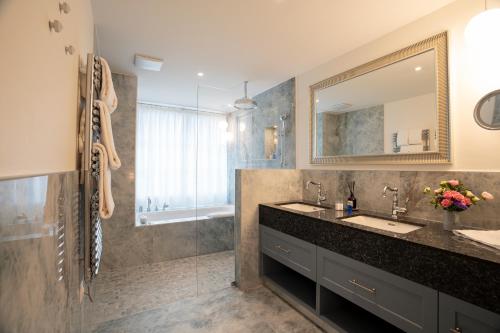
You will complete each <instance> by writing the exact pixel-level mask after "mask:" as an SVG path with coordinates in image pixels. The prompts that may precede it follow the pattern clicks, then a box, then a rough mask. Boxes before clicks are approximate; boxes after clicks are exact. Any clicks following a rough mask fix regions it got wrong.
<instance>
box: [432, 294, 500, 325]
mask: <svg viewBox="0 0 500 333" xmlns="http://www.w3.org/2000/svg"><path fill="white" fill-rule="evenodd" d="M439 332H440V333H450V332H457V333H458V332H460V333H475V332H481V333H499V332H500V315H499V314H496V313H493V312H491V311H488V310H485V309H482V308H480V307H478V306H476V305H473V304H470V303H467V302H464V301H462V300H459V299H458V298H455V297H451V296H449V295H446V294H443V293H439Z"/></svg>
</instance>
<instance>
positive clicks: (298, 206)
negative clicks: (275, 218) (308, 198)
mask: <svg viewBox="0 0 500 333" xmlns="http://www.w3.org/2000/svg"><path fill="white" fill-rule="evenodd" d="M280 206H281V207H283V208H288V209H291V210H296V211H298V212H303V213H312V212H319V211H322V210H325V209H326V208H321V207H316V206H313V205H307V204H302V203H291V204H284V205H280Z"/></svg>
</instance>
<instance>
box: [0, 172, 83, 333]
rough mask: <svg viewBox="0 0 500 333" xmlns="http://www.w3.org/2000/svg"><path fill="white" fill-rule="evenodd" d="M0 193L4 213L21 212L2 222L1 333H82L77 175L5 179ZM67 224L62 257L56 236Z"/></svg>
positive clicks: (0, 238) (0, 234)
mask: <svg viewBox="0 0 500 333" xmlns="http://www.w3.org/2000/svg"><path fill="white" fill-rule="evenodd" d="M0 192H1V195H0V211H3V212H9V214H11V212H14V214H15V216H14V218H12V216H10V215H9V214H6V215H2V220H0V289H1V291H0V331H2V332H34V331H37V332H78V331H79V329H80V325H81V321H80V318H81V315H82V308H81V306H80V304H79V302H78V299H77V297H76V295H77V290H78V286H79V284H80V274H79V253H78V238H77V237H78V198H79V196H78V176H77V173H76V172H68V173H58V174H51V175H48V176H40V177H28V178H23V179H12V180H5V181H0ZM17 215H22V216H24V217H23V218H22V221H20V219H19V218H16V216H17ZM21 222H22V223H21ZM61 225H64V247H63V249H64V250H65V251H64V254H63V256H62V257H60V256H59V255H58V252H59V251H57V248H56V246H57V242H56V238H57V237H58V236H59V235H60V234H56V233H54V230H55V229H56V227H59V226H61ZM61 258H63V259H64V262H63V264H62V266H61V268H62V278H61V280H59V278H60V277H61V276H60V275H59V273H58V272H57V269H56V268H57V263H58V261H59V260H60V259H61Z"/></svg>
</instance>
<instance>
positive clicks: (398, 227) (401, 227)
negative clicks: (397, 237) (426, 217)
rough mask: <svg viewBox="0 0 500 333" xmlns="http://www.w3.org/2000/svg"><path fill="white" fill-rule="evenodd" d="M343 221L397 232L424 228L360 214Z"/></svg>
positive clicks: (401, 232) (404, 232) (405, 232)
mask: <svg viewBox="0 0 500 333" xmlns="http://www.w3.org/2000/svg"><path fill="white" fill-rule="evenodd" d="M342 221H345V222H350V223H355V224H360V225H364V226H366V227H370V228H375V229H381V230H385V231H390V232H395V233H397V234H407V233H409V232H412V231H415V230H418V229H420V228H422V227H421V226H419V225H414V224H408V223H403V222H398V221H396V220H386V219H381V218H377V217H372V216H366V215H358V216H353V217H347V218H344V219H342Z"/></svg>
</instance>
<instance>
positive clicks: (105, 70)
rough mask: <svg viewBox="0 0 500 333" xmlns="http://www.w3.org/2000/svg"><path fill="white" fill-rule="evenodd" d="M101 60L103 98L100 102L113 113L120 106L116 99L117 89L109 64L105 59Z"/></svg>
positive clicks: (101, 97) (101, 58)
mask: <svg viewBox="0 0 500 333" xmlns="http://www.w3.org/2000/svg"><path fill="white" fill-rule="evenodd" d="M99 59H100V60H101V74H102V80H101V81H102V82H101V96H100V100H102V101H104V102H105V103H106V105H107V106H108V108H109V112H110V113H113V111H115V109H116V107H117V106H118V98H117V97H116V92H115V88H114V86H113V77H112V76H111V70H110V69H109V65H108V62H107V61H106V59H104V58H103V57H100V58H99Z"/></svg>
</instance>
